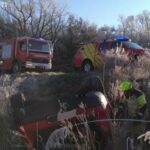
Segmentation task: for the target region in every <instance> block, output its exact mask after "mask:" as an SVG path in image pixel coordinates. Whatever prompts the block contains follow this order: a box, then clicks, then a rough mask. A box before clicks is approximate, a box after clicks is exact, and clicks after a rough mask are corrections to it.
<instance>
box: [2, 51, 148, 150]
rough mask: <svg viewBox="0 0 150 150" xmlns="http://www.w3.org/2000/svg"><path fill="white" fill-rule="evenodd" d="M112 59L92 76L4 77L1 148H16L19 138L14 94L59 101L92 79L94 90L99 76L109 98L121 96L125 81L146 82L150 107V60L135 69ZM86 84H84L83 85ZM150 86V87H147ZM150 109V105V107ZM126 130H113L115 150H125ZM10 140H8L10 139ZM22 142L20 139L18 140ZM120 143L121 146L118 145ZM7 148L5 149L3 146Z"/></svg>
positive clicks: (116, 57) (78, 74)
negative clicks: (14, 128) (14, 131)
mask: <svg viewBox="0 0 150 150" xmlns="http://www.w3.org/2000/svg"><path fill="white" fill-rule="evenodd" d="M108 55H109V57H110V59H108V60H107V61H106V62H107V63H106V64H105V65H104V68H102V69H100V70H98V71H95V72H92V73H89V74H84V73H75V72H73V73H64V72H57V73H56V72H50V73H47V72H46V73H35V72H26V73H23V74H20V75H15V76H13V75H4V76H1V77H0V95H1V97H0V114H1V115H0V116H1V117H0V125H1V128H0V129H1V130H0V131H1V133H0V134H1V135H3V136H1V138H0V149H2V150H5V149H6V150H7V149H9V150H10V149H15V148H14V147H15V146H14V145H16V143H15V142H14V139H16V138H17V137H16V136H15V135H14V134H13V135H12V134H10V133H11V132H9V131H12V130H10V128H11V127H12V126H13V121H12V120H13V119H12V117H11V116H12V115H10V113H11V107H10V102H9V98H10V96H11V95H12V94H14V93H16V92H18V91H21V92H23V93H24V96H25V99H26V100H50V101H54V102H56V100H57V99H58V98H60V97H63V96H70V97H71V95H74V94H76V93H78V92H79V91H80V90H81V89H83V87H86V85H84V82H83V80H84V79H85V78H87V77H88V79H87V80H88V81H89V82H88V84H89V85H91V87H94V85H98V83H97V82H95V81H92V82H91V81H90V80H89V76H90V77H92V76H95V75H96V76H98V77H99V78H100V79H101V81H102V83H103V88H104V91H105V94H106V95H107V96H110V95H111V96H114V97H115V96H117V94H118V93H117V91H118V85H119V84H120V82H121V81H123V80H127V79H131V78H132V79H135V80H137V79H143V81H142V84H143V82H146V86H145V88H144V92H145V94H146V96H147V101H148V104H149V103H150V100H149V97H150V92H149V91H150V90H149V89H150V87H149V85H150V84H149V83H150V60H149V59H148V58H144V57H143V58H141V60H140V62H139V63H138V64H137V65H135V66H134V67H133V66H132V67H131V66H130V65H128V66H124V63H126V61H127V58H126V57H123V58H122V56H116V55H114V54H108ZM81 83H82V84H81ZM147 83H148V84H147ZM86 84H87V83H86ZM149 106H150V105H149ZM121 131H122V130H121V129H119V128H116V127H112V133H113V141H114V150H122V148H121V147H122V140H121V137H122V132H121ZM6 139H7V140H6ZM17 141H18V140H17ZM118 143H119V144H118ZM4 145H5V146H6V147H3V146H4Z"/></svg>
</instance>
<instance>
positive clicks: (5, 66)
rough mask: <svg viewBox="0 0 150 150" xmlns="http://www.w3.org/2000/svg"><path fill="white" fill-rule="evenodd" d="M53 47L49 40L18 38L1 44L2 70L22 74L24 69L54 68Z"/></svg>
mask: <svg viewBox="0 0 150 150" xmlns="http://www.w3.org/2000/svg"><path fill="white" fill-rule="evenodd" d="M52 57H53V46H52V43H50V42H49V41H47V40H44V39H36V38H31V37H17V38H15V39H10V40H4V41H2V42H0V65H1V69H2V70H5V71H6V70H11V71H12V72H13V73H17V72H20V71H21V69H22V68H31V69H36V68H39V69H45V70H50V69H51V68H52Z"/></svg>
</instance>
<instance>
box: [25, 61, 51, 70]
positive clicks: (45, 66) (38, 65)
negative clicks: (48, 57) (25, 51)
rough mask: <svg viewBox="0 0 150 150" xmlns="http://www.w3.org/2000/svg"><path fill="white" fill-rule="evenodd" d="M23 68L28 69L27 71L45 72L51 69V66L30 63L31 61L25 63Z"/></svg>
mask: <svg viewBox="0 0 150 150" xmlns="http://www.w3.org/2000/svg"><path fill="white" fill-rule="evenodd" d="M25 67H26V68H29V69H36V68H37V69H45V70H49V69H52V64H51V63H48V64H44V63H34V62H31V61H27V62H26V64H25Z"/></svg>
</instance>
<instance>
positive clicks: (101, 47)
mask: <svg viewBox="0 0 150 150" xmlns="http://www.w3.org/2000/svg"><path fill="white" fill-rule="evenodd" d="M99 49H100V50H102V51H106V50H108V49H109V43H106V42H104V43H101V44H100V48H99Z"/></svg>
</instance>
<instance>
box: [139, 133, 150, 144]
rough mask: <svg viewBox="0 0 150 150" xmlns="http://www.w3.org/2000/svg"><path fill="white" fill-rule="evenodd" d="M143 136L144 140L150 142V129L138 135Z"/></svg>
mask: <svg viewBox="0 0 150 150" xmlns="http://www.w3.org/2000/svg"><path fill="white" fill-rule="evenodd" d="M141 138H144V142H148V143H149V144H150V131H147V132H146V133H144V134H142V135H140V136H139V137H137V139H141Z"/></svg>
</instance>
